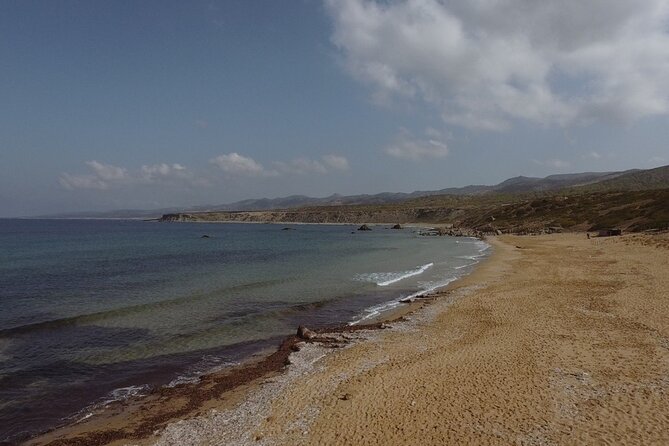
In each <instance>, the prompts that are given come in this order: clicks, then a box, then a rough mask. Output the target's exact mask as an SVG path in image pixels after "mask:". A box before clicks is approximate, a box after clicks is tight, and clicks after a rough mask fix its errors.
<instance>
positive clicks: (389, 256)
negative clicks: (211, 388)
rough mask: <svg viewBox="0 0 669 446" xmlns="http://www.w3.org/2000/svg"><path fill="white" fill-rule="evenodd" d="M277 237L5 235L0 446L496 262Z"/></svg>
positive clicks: (473, 247)
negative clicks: (300, 327) (303, 328)
mask: <svg viewBox="0 0 669 446" xmlns="http://www.w3.org/2000/svg"><path fill="white" fill-rule="evenodd" d="M284 226H285V225H242V224H202V223H179V224H163V223H155V222H141V221H108V220H107V221H100V220H98V221H95V220H0V305H1V308H2V311H0V441H2V440H3V439H11V438H19V437H21V436H22V435H25V434H28V433H34V432H36V431H39V430H43V429H45V428H48V427H51V426H53V425H56V424H58V423H60V422H61V420H62V419H63V418H64V417H67V416H72V415H74V414H76V413H77V412H78V411H80V410H82V408H84V407H85V406H86V405H89V404H93V403H96V402H97V403H103V402H105V401H109V400H111V399H115V398H124V397H127V396H130V395H133V394H141V393H142V392H145V391H147V389H149V388H151V387H153V386H160V385H169V384H170V383H171V384H175V383H178V382H181V381H188V380H193V379H196V378H197V376H198V375H199V374H202V373H204V372H206V371H208V370H212V369H216V368H221V367H225V366H228V365H230V364H233V363H235V362H237V361H240V360H242V359H244V358H246V357H248V356H249V355H251V354H253V353H254V352H256V351H259V350H260V349H262V348H265V347H268V346H271V345H273V344H275V343H277V342H278V340H279V339H281V338H282V337H283V336H285V335H287V334H290V333H291V332H293V331H294V329H295V327H296V325H297V324H299V323H305V324H307V325H310V326H326V325H336V324H341V323H356V322H360V321H364V320H365V319H367V318H369V317H371V316H374V315H376V314H378V313H379V312H380V311H383V310H385V309H388V308H390V307H392V306H394V305H397V300H398V299H399V298H401V297H406V296H411V295H415V294H420V293H421V292H424V291H425V290H432V289H435V288H437V287H440V286H443V285H445V284H447V283H448V282H450V281H452V280H454V279H455V278H457V277H459V276H461V275H463V274H466V273H467V272H469V270H470V269H471V268H472V267H473V265H474V264H475V263H476V262H477V261H478V259H480V258H481V257H482V256H483V255H485V249H486V246H487V245H485V244H484V243H482V242H480V241H477V240H474V239H466V238H462V239H453V238H449V237H419V236H417V234H416V233H415V232H414V231H413V230H411V229H404V230H389V229H387V228H384V227H380V226H377V227H374V230H373V231H367V232H357V231H355V227H352V226H320V225H288V226H290V227H291V228H294V230H282V229H283V227H284ZM204 234H206V235H208V236H209V237H208V238H202V235H204Z"/></svg>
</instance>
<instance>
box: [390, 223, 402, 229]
mask: <svg viewBox="0 0 669 446" xmlns="http://www.w3.org/2000/svg"><path fill="white" fill-rule="evenodd" d="M390 229H402V225H400V224H399V223H397V224H396V225H395V226H393V227H392V228H390Z"/></svg>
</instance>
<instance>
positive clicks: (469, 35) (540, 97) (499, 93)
mask: <svg viewBox="0 0 669 446" xmlns="http://www.w3.org/2000/svg"><path fill="white" fill-rule="evenodd" d="M325 3H326V7H327V11H328V13H329V15H330V16H331V18H332V21H333V23H334V32H333V34H332V41H333V43H334V44H335V45H336V46H337V48H338V49H339V50H340V52H341V54H342V56H343V61H344V64H345V66H346V68H347V69H348V71H349V72H350V73H351V74H352V75H353V76H355V77H356V78H357V79H359V80H361V81H362V82H365V83H367V84H368V85H370V86H371V88H372V89H373V92H374V93H373V95H374V98H375V99H376V100H378V101H379V102H387V101H390V100H397V99H399V100H408V101H421V102H424V103H426V104H429V106H431V107H432V108H433V109H434V110H435V111H436V112H437V113H438V114H439V115H440V116H441V118H442V119H443V121H444V122H446V123H450V124H454V125H458V126H463V127H466V128H475V129H487V130H503V129H506V128H508V127H510V126H511V125H512V123H513V121H516V120H522V121H529V122H533V123H539V124H541V125H557V126H563V125H571V124H587V123H589V122H591V121H593V120H600V119H603V120H613V121H617V122H620V121H623V122H629V121H633V120H636V119H640V118H643V117H646V116H653V115H664V114H667V112H668V111H669V36H668V34H667V29H668V26H667V25H668V20H667V19H668V18H669V0H590V1H582V0H565V1H561V2H558V1H534V0H496V1H489V0H471V1H456V0H442V1H438V0H406V1H398V0H390V1H372V0H326V2H325Z"/></svg>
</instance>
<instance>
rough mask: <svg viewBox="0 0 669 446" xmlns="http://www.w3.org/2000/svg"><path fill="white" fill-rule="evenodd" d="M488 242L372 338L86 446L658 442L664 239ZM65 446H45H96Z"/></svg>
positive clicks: (668, 405) (353, 339)
mask: <svg viewBox="0 0 669 446" xmlns="http://www.w3.org/2000/svg"><path fill="white" fill-rule="evenodd" d="M491 242H492V244H493V245H494V251H493V254H492V255H490V256H489V257H488V258H487V259H485V260H484V261H483V262H481V263H479V265H478V266H477V268H476V269H475V270H474V271H473V272H472V273H471V274H469V275H467V276H465V277H463V278H461V279H460V280H458V281H456V282H453V283H451V284H450V285H449V286H448V287H447V288H446V289H445V290H443V291H440V292H439V293H437V294H436V296H435V297H438V298H435V299H430V304H429V305H428V304H425V303H424V302H420V303H418V304H416V305H417V306H416V307H414V310H415V311H413V312H412V313H410V314H407V315H406V316H404V317H403V318H401V320H396V321H393V322H390V323H385V324H379V325H378V326H377V328H381V327H383V328H384V329H380V330H369V329H363V330H360V331H349V332H346V331H344V330H341V331H331V332H330V333H319V337H322V338H325V339H322V340H323V341H324V342H311V343H304V344H300V345H299V348H296V349H295V350H299V351H293V349H291V353H290V356H289V359H288V361H289V366H288V367H286V368H285V370H283V371H282V372H274V373H271V374H268V375H265V376H263V377H262V378H260V379H257V380H255V381H253V382H248V383H247V384H244V385H242V386H240V387H237V388H235V389H234V390H232V391H230V392H227V393H225V394H224V395H223V396H222V397H214V398H212V400H211V401H209V404H206V405H202V406H201V407H200V408H199V409H198V410H197V411H194V412H193V413H192V414H190V415H188V416H185V417H181V419H180V420H179V421H176V420H174V421H173V422H169V423H166V424H165V425H164V427H161V429H160V430H158V431H157V432H155V433H153V432H151V433H150V434H151V435H149V436H147V437H145V438H141V439H140V438H137V439H128V438H126V439H124V440H120V441H116V442H100V443H97V444H138V445H144V444H147V445H148V444H156V445H160V446H165V445H183V444H236V445H244V444H266V445H271V444H304V445H308V444H332V445H347V444H389V445H400V444H408V443H411V442H412V441H420V442H421V444H434V445H437V444H439V445H442V444H463V443H471V444H595V443H606V444H666V443H669V432H667V430H666V425H667V422H668V420H669V401H668V400H667V399H666V394H667V393H669V378H668V377H669V348H667V346H668V345H669V324H668V323H667V321H668V320H669V303H668V302H667V300H666V295H667V292H669V277H667V276H666V270H667V268H669V236H668V235H667V234H663V235H656V236H650V235H641V234H634V235H627V236H623V237H612V238H593V239H586V237H585V234H583V233H575V234H574V233H572V234H555V235H543V236H536V237H535V236H524V237H519V236H502V237H499V238H493V239H492V240H491ZM364 328H371V327H364ZM298 342H300V341H298ZM166 401H167V402H169V401H170V400H169V398H168V399H167V400H166ZM166 401H163V403H165V402H166ZM154 409H155V407H147V408H146V410H147V411H149V413H150V412H151V411H153V410H154ZM120 419H121V421H123V422H125V423H126V426H127V424H128V423H131V421H132V420H129V419H128V417H127V416H126V417H125V418H123V417H121V418H120ZM111 426H119V424H116V425H114V424H113V423H112V424H111ZM121 426H122V424H121ZM106 427H109V425H107V426H106ZM53 434H57V433H56V432H54V433H53ZM70 434H72V433H70ZM56 438H58V437H57V436H52V437H51V440H56ZM75 438H76V436H74V437H73V436H70V437H69V439H70V440H66V441H55V442H53V443H50V444H63V445H64V444H96V443H92V442H89V443H85V442H84V443H81V442H77V441H71V440H73V439H75ZM81 438H82V437H79V440H81ZM92 438H93V437H88V439H92ZM43 439H44V438H43ZM30 444H49V443H48V441H42V442H33V443H30Z"/></svg>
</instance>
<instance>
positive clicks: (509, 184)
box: [41, 166, 669, 219]
mask: <svg viewBox="0 0 669 446" xmlns="http://www.w3.org/2000/svg"><path fill="white" fill-rule="evenodd" d="M661 188H669V166H662V167H657V168H653V169H629V170H624V171H618V172H580V173H570V174H553V175H548V176H546V177H543V178H539V177H527V176H516V177H512V178H509V179H506V180H504V181H502V182H500V183H498V184H496V185H468V186H463V187H449V188H444V189H439V190H431V191H430V190H428V191H425V190H423V191H420V190H418V191H414V192H409V193H406V192H381V193H378V194H357V195H341V194H336V193H335V194H332V195H329V196H327V197H322V198H318V197H310V196H307V195H290V196H286V197H277V198H258V199H246V200H240V201H236V202H233V203H227V204H220V205H200V206H190V207H177V206H174V207H169V208H162V209H153V210H139V209H137V210H135V209H120V210H114V211H104V212H76V213H63V214H55V215H46V216H41V217H42V218H145V219H148V218H158V217H160V216H162V215H164V214H173V213H198V212H229V211H239V212H242V211H266V210H279V209H296V208H303V207H314V206H342V205H383V204H393V203H401V202H403V201H407V200H412V199H417V198H421V197H433V196H441V195H453V196H479V195H487V194H527V193H550V192H557V191H561V190H564V191H565V192H568V193H578V192H580V191H582V192H604V191H613V190H635V191H636V190H646V189H661Z"/></svg>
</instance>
